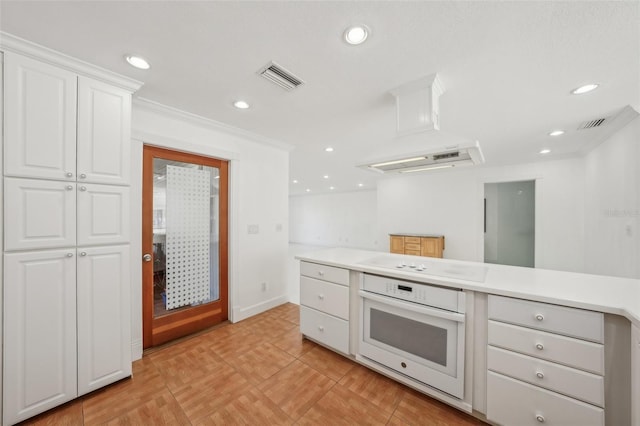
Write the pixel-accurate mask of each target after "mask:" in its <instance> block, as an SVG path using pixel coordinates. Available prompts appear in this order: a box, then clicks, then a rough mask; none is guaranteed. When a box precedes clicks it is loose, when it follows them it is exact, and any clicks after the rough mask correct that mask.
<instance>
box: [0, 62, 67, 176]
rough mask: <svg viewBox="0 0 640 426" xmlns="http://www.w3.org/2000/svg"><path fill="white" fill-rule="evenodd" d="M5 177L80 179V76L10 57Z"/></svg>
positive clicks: (7, 67) (6, 101)
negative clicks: (77, 93) (77, 107)
mask: <svg viewBox="0 0 640 426" xmlns="http://www.w3.org/2000/svg"><path fill="white" fill-rule="evenodd" d="M4 68H5V75H4V77H5V80H4V96H5V105H4V114H5V120H4V126H5V127H4V131H5V144H4V154H5V155H4V173H5V174H6V175H8V176H28V177H37V178H45V179H60V180H75V172H76V85H77V81H76V79H77V78H76V75H75V74H73V73H71V72H68V71H64V70H61V69H59V68H56V67H53V66H51V65H47V64H43V63H41V62H38V61H34V60H32V59H29V58H25V57H23V56H20V55H16V54H14V53H12V52H5V54H4Z"/></svg>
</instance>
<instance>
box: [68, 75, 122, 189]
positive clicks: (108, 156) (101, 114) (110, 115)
mask: <svg viewBox="0 0 640 426" xmlns="http://www.w3.org/2000/svg"><path fill="white" fill-rule="evenodd" d="M130 146H131V94H130V93H129V92H127V91H125V90H121V89H118V88H116V87H113V86H110V85H108V84H105V83H102V82H99V81H95V80H91V79H89V78H86V77H79V78H78V181H79V182H83V181H86V182H94V183H106V184H112V185H128V184H129V173H130V171H129V168H130V161H129V158H130V156H131V153H130Z"/></svg>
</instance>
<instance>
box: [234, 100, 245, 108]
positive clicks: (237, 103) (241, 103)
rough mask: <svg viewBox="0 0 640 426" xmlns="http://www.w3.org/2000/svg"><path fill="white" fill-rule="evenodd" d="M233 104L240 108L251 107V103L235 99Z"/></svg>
mask: <svg viewBox="0 0 640 426" xmlns="http://www.w3.org/2000/svg"><path fill="white" fill-rule="evenodd" d="M233 106H234V107H236V108H238V109H247V108H249V104H248V103H247V102H245V101H235V102H234V103H233Z"/></svg>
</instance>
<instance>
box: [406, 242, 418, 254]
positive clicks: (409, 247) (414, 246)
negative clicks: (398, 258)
mask: <svg viewBox="0 0 640 426" xmlns="http://www.w3.org/2000/svg"><path fill="white" fill-rule="evenodd" d="M404 250H405V252H406V251H410V250H413V251H420V243H418V244H408V243H405V244H404Z"/></svg>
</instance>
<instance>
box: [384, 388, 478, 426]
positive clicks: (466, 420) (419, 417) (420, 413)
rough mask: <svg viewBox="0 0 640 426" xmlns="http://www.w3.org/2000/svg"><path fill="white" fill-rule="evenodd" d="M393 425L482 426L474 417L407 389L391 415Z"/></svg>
mask: <svg viewBox="0 0 640 426" xmlns="http://www.w3.org/2000/svg"><path fill="white" fill-rule="evenodd" d="M393 417H396V419H394V420H393V421H394V422H395V423H394V424H403V422H404V424H420V425H429V426H468V425H483V424H484V423H483V422H481V421H480V420H478V419H476V418H475V417H473V416H471V415H469V414H466V413H464V412H462V411H459V410H456V409H455V408H452V407H449V406H448V405H446V404H444V403H442V402H440V401H437V400H435V399H433V398H431V397H429V396H427V395H423V394H421V393H419V392H416V391H414V390H410V389H407V391H406V392H405V393H404V395H403V397H402V400H401V401H400V403H399V404H398V407H397V408H396V411H395V412H394V413H393Z"/></svg>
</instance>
